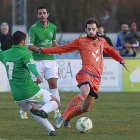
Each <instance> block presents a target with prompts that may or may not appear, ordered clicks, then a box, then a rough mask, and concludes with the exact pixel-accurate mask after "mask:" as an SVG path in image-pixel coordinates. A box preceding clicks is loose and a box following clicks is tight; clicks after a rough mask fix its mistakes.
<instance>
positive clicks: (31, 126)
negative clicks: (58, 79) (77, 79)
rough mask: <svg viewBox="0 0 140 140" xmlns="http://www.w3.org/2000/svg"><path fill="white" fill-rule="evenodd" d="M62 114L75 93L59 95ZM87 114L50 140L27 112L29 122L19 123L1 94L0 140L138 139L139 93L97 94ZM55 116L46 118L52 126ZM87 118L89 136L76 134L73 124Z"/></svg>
mask: <svg viewBox="0 0 140 140" xmlns="http://www.w3.org/2000/svg"><path fill="white" fill-rule="evenodd" d="M60 94H61V104H62V107H61V111H62V112H63V111H64V109H65V108H66V106H67V105H68V103H69V101H70V100H71V99H72V98H73V97H74V96H75V95H76V94H77V93H60ZM99 95H100V96H99V99H97V100H96V102H95V103H94V105H93V106H92V108H91V110H90V112H88V113H86V114H83V115H81V116H79V117H75V118H74V119H73V120H72V121H71V125H72V128H71V129H66V128H65V127H64V126H62V127H61V128H60V129H59V130H57V133H58V135H57V136H56V137H49V136H48V132H47V130H45V128H44V127H42V126H41V125H40V124H39V123H38V122H36V121H35V120H34V119H33V118H32V116H31V113H30V112H28V117H29V119H28V120H21V119H20V117H19V114H18V113H19V107H18V106H17V105H16V103H15V102H14V101H13V98H12V96H11V94H10V93H0V140H1V139H4V140H139V139H140V133H139V132H140V93H99ZM53 115H54V112H52V113H50V114H49V120H50V122H51V123H52V124H54V123H55V120H54V119H53ZM82 116H87V117H89V118H90V119H91V120H92V122H93V130H92V131H91V132H90V133H88V134H81V133H78V131H77V130H76V127H75V124H76V121H77V120H78V119H79V118H80V117H82Z"/></svg>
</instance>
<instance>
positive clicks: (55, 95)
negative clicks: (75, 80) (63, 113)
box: [50, 88, 60, 113]
mask: <svg viewBox="0 0 140 140" xmlns="http://www.w3.org/2000/svg"><path fill="white" fill-rule="evenodd" d="M50 92H51V93H52V94H53V96H54V97H55V98H56V99H57V100H58V101H59V102H60V95H59V92H58V88H55V89H50ZM58 112H59V109H57V110H55V113H58Z"/></svg>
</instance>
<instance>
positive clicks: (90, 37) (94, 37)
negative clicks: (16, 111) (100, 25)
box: [87, 34, 97, 40]
mask: <svg viewBox="0 0 140 140" xmlns="http://www.w3.org/2000/svg"><path fill="white" fill-rule="evenodd" d="M87 37H88V38H89V39H92V40H95V39H96V38H97V36H96V35H95V36H93V37H92V36H89V35H88V34H87Z"/></svg>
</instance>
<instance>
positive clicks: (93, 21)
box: [85, 18, 99, 28]
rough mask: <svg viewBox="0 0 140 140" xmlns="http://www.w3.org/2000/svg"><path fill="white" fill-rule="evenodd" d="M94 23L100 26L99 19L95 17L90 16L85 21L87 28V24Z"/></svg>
mask: <svg viewBox="0 0 140 140" xmlns="http://www.w3.org/2000/svg"><path fill="white" fill-rule="evenodd" d="M93 23H95V24H96V26H97V27H98V26H99V22H98V20H96V19H95V18H89V19H87V20H86V21H85V28H87V24H93Z"/></svg>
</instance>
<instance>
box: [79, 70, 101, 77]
mask: <svg viewBox="0 0 140 140" xmlns="http://www.w3.org/2000/svg"><path fill="white" fill-rule="evenodd" d="M79 72H83V73H87V74H89V75H91V76H94V77H97V78H101V77H99V76H97V75H95V74H92V73H89V72H86V71H82V70H80V71H79Z"/></svg>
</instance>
